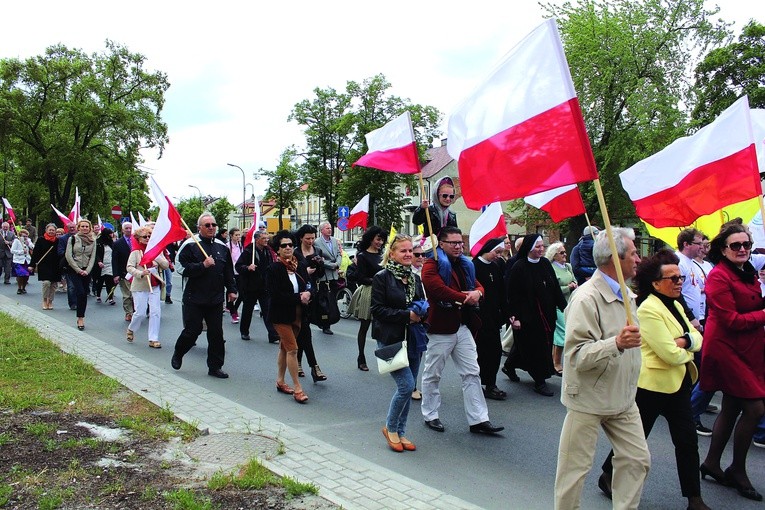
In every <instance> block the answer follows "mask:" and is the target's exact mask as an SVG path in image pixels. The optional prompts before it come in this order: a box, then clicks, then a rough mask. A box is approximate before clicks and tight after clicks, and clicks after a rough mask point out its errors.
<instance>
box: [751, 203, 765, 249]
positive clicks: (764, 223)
mask: <svg viewBox="0 0 765 510" xmlns="http://www.w3.org/2000/svg"><path fill="white" fill-rule="evenodd" d="M757 199H758V201H759V202H760V216H762V218H763V220H762V231H763V232H765V204H763V200H762V191H760V193H759V194H758V197H757ZM752 249H753V250H754V248H752Z"/></svg>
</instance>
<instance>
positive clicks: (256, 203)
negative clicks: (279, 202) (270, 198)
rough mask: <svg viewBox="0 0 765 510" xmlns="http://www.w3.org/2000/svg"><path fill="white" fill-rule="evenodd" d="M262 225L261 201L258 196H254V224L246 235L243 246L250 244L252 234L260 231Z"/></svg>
mask: <svg viewBox="0 0 765 510" xmlns="http://www.w3.org/2000/svg"><path fill="white" fill-rule="evenodd" d="M259 226H260V201H259V200H258V197H254V198H253V199H252V226H251V227H250V229H249V230H248V231H247V234H246V235H245V236H244V242H243V243H242V246H244V247H245V248H247V245H249V244H250V243H251V242H252V236H253V234H255V232H257V231H258V227H259Z"/></svg>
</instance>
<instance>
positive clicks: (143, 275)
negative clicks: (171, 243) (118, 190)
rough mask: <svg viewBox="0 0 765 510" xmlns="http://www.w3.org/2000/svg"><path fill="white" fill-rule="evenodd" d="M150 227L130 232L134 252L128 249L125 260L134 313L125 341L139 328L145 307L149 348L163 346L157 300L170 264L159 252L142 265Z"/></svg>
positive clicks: (144, 313) (131, 339)
mask: <svg viewBox="0 0 765 510" xmlns="http://www.w3.org/2000/svg"><path fill="white" fill-rule="evenodd" d="M151 231H152V228H151V227H149V226H143V227H139V228H138V229H137V230H135V232H133V238H134V240H133V251H132V252H130V257H128V262H127V272H128V274H130V275H131V276H132V278H131V281H130V293H131V294H132V295H133V304H134V306H135V313H134V314H133V318H132V319H131V320H130V324H129V325H128V327H127V333H126V336H127V341H128V342H132V341H133V339H134V338H135V331H136V330H137V329H138V328H140V327H141V323H142V322H143V320H144V318H145V317H146V307H147V306H148V307H149V347H151V348H152V349H160V348H162V344H161V343H160V341H159V323H160V320H161V318H162V312H161V309H160V305H159V304H160V301H161V297H162V293H163V291H164V287H165V281H164V280H163V279H162V276H160V275H162V274H163V273H164V270H165V269H167V268H168V267H169V266H170V264H169V263H168V262H167V259H165V257H163V256H162V255H161V254H160V255H157V257H156V258H155V259H154V260H153V261H152V262H151V264H150V265H149V264H144V265H141V264H140V262H141V259H142V258H143V253H144V251H146V243H148V242H149V238H150V237H151Z"/></svg>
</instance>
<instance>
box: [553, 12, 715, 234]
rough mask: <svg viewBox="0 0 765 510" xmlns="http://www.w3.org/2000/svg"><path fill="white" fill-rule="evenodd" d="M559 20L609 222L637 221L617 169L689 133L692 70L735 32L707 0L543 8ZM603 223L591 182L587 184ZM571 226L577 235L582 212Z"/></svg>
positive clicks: (586, 193)
mask: <svg viewBox="0 0 765 510" xmlns="http://www.w3.org/2000/svg"><path fill="white" fill-rule="evenodd" d="M543 7H544V8H545V10H546V11H547V12H548V13H549V14H550V15H552V16H555V17H557V18H558V24H559V28H560V31H561V38H562V41H563V45H564V48H565V52H566V57H567V59H568V63H569V67H570V68H571V74H572V78H573V80H574V86H575V89H576V91H577V95H578V98H579V103H580V104H581V105H582V110H583V114H584V119H585V123H586V125H587V131H588V133H589V137H590V143H591V145H592V150H593V154H594V156H595V162H596V164H597V167H598V172H599V174H600V180H601V183H602V186H603V189H604V194H605V196H606V203H607V205H608V212H609V215H610V217H611V221H612V222H614V223H624V222H625V221H631V220H634V218H635V210H634V207H633V206H632V203H631V202H630V201H629V199H628V197H627V195H626V193H625V192H624V190H623V189H622V186H621V182H620V181H619V178H618V174H619V172H621V171H623V170H625V169H626V168H628V167H629V166H631V165H632V164H634V163H636V162H637V161H640V160H641V159H644V158H646V157H647V156H649V155H651V154H654V153H656V152H658V151H659V150H661V149H662V148H664V147H665V146H667V145H668V144H669V143H671V142H672V141H673V140H675V139H676V138H678V137H679V136H682V135H684V134H686V133H687V129H688V111H687V110H685V109H684V108H683V105H684V104H687V102H688V101H689V100H690V97H691V95H690V90H691V87H692V81H691V79H690V75H691V70H692V69H693V68H694V65H695V62H696V61H697V60H698V57H694V55H702V54H703V53H704V52H705V51H707V50H708V49H709V48H710V47H714V46H716V45H719V44H721V43H722V42H723V41H725V39H726V38H727V37H729V32H728V30H727V26H728V25H726V24H725V23H724V22H722V21H714V20H712V17H713V16H714V15H715V14H717V12H718V11H719V9H717V10H707V9H705V8H704V2H703V0H645V1H642V2H633V1H631V0H585V1H582V2H579V3H577V4H576V5H574V4H572V3H571V2H566V3H564V4H562V5H553V4H546V5H544V6H543ZM581 189H582V190H583V198H584V200H585V206H586V207H587V210H588V211H589V213H590V218H591V219H592V220H593V222H595V223H597V224H600V225H602V218H600V217H599V207H598V205H597V200H596V198H595V194H594V191H593V188H592V185H591V184H587V185H584V186H581ZM568 223H569V235H568V237H569V241H572V240H573V241H575V240H576V239H578V237H579V235H580V234H581V232H582V228H583V227H584V226H585V219H584V217H583V216H582V217H578V218H575V219H573V220H571V221H569V222H568Z"/></svg>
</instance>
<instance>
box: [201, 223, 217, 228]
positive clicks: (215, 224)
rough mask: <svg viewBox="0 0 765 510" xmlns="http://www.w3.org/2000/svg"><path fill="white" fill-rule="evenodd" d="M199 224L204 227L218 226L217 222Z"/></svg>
mask: <svg viewBox="0 0 765 510" xmlns="http://www.w3.org/2000/svg"><path fill="white" fill-rule="evenodd" d="M201 226H203V227H204V228H215V227H217V226H218V224H217V223H203V224H202V225H201Z"/></svg>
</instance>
